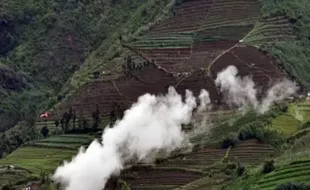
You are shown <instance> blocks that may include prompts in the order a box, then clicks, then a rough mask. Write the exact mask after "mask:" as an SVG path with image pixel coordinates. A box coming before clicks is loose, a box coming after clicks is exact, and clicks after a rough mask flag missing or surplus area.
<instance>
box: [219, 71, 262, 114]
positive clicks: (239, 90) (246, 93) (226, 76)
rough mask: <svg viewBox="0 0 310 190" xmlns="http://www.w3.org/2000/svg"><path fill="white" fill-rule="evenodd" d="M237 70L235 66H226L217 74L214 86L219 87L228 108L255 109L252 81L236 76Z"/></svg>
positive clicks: (256, 103)
mask: <svg viewBox="0 0 310 190" xmlns="http://www.w3.org/2000/svg"><path fill="white" fill-rule="evenodd" d="M237 74H238V69H237V68H236V67H235V66H232V65H231V66H228V67H227V68H226V69H225V70H223V71H222V72H220V73H218V75H217V78H216V80H215V84H216V86H220V91H221V92H222V93H224V95H225V97H224V98H225V101H226V102H227V103H228V105H230V106H238V107H239V108H242V109H244V108H246V107H248V106H253V107H255V108H256V107H257V106H258V101H257V98H256V93H257V92H256V89H255V88H254V86H255V84H254V82H253V80H252V79H251V78H250V77H248V76H246V77H243V78H241V77H239V76H237Z"/></svg>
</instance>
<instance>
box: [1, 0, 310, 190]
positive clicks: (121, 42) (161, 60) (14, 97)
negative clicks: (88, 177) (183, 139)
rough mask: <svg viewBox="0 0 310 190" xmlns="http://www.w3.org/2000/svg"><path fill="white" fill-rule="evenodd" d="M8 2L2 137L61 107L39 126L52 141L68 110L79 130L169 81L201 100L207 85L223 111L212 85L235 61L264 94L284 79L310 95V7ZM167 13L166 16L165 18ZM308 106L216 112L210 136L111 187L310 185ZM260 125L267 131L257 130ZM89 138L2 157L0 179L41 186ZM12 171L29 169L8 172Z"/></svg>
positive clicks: (42, 143)
mask: <svg viewBox="0 0 310 190" xmlns="http://www.w3.org/2000/svg"><path fill="white" fill-rule="evenodd" d="M3 5H4V6H3V7H1V17H0V18H1V26H2V30H1V35H0V38H1V46H2V44H5V48H3V49H1V52H0V53H1V60H0V61H1V64H0V74H1V75H0V81H1V82H4V83H3V84H4V85H1V86H0V88H1V91H0V92H1V95H0V97H1V98H2V101H1V102H0V105H1V107H0V119H1V120H2V121H3V122H4V123H3V125H4V127H3V129H2V130H5V129H6V128H9V127H11V126H13V125H14V124H15V123H16V122H17V121H18V120H27V121H28V123H29V124H30V125H31V123H32V122H33V121H31V120H32V119H33V118H34V117H36V116H37V113H38V111H39V110H40V111H41V110H43V109H47V108H51V107H54V109H53V110H52V117H51V118H49V119H50V121H47V122H44V121H41V122H37V127H38V128H39V129H41V128H42V127H43V126H45V125H46V126H47V127H48V128H50V129H51V131H52V129H53V130H54V129H55V133H53V134H56V131H57V130H56V129H58V130H61V129H60V127H59V125H56V124H55V123H54V121H59V120H61V119H62V118H63V116H64V115H65V113H66V112H70V110H71V111H72V110H73V112H74V114H75V115H76V116H77V117H78V118H77V120H74V122H72V123H70V126H71V127H72V128H75V126H77V125H75V122H77V123H80V121H82V120H83V122H84V119H85V118H86V119H93V118H94V115H93V113H94V111H96V110H97V109H98V110H100V116H101V117H99V118H101V119H102V120H106V118H107V117H106V116H109V115H111V111H113V110H114V109H115V107H114V106H117V105H120V106H121V109H122V110H124V109H125V108H127V107H129V106H130V105H131V104H132V103H133V102H135V101H136V99H137V98H138V97H139V95H141V94H144V93H146V92H151V93H155V94H160V93H164V92H165V91H166V89H167V87H168V86H169V85H172V86H175V87H176V89H177V91H178V92H180V93H184V90H185V89H191V90H193V91H194V94H195V95H198V93H199V91H200V90H201V89H202V88H205V89H207V90H208V91H209V92H210V95H211V100H212V102H213V103H214V104H215V105H216V106H214V109H216V108H219V107H221V106H222V102H221V95H220V93H219V92H218V90H217V89H216V87H215V84H214V81H213V80H214V79H215V78H216V75H217V73H218V72H220V71H221V70H222V69H224V68H225V67H227V66H228V65H235V66H236V67H237V68H238V69H239V71H240V73H239V75H241V76H245V75H251V76H252V78H253V80H254V82H255V84H256V85H257V86H258V87H259V89H262V92H264V89H266V88H267V87H269V86H270V85H271V84H273V83H275V82H276V81H277V80H279V78H281V77H283V76H289V77H290V78H293V79H297V80H298V82H299V83H301V84H302V85H303V87H304V88H305V89H308V88H309V84H308V83H309V81H308V79H309V76H308V74H307V73H308V72H309V71H310V70H309V68H310V67H308V64H309V59H308V56H307V55H308V51H309V47H310V46H309V36H310V35H309V31H310V30H309V26H310V24H309V23H310V22H309V21H310V19H309V18H310V17H309V12H310V7H309V3H308V2H307V0H301V1H297V0H293V1H292V0H283V1H278V0H266V1H265V0H259V1H256V0H246V1H245V0H212V1H211V0H191V1H189V0H183V1H176V2H174V1H168V0H165V1H125V0H116V1H115V0H111V1H108V0H107V1H99V0H98V1H97V0H92V1H79V2H77V1H66V2H62V3H60V2H58V1H44V0H42V1H31V0H29V1H27V2H26V3H25V4H22V3H20V2H19V1H5V2H4V4H3ZM165 15H170V16H168V17H167V18H161V17H162V16H165ZM284 71H285V72H284ZM1 76H2V77H1ZM94 78H95V79H94ZM307 105H308V103H307V102H306V103H304V104H303V103H297V104H294V103H292V105H291V107H294V111H295V113H293V111H292V110H290V109H291V108H289V111H275V112H273V110H272V111H271V113H268V114H266V115H262V116H261V115H257V114H253V113H248V114H246V115H241V116H240V115H238V114H233V111H230V110H226V111H224V112H223V111H218V110H215V111H214V112H215V115H217V116H215V119H214V121H213V122H214V126H213V125H212V129H208V130H207V131H206V132H205V133H201V134H196V135H194V136H193V137H192V138H191V141H192V143H193V144H194V145H195V148H194V150H193V152H191V153H188V154H186V155H174V157H172V158H169V159H167V160H166V159H164V160H159V161H157V162H158V163H157V165H156V166H137V167H134V168H132V169H131V170H130V169H128V170H125V171H124V172H123V173H122V174H121V176H120V178H118V179H114V178H112V179H111V180H110V181H109V183H108V187H107V189H115V188H116V187H119V186H122V185H123V186H124V187H128V186H129V187H131V189H183V190H184V189H185V190H190V189H197V190H198V189H229V190H231V189H238V190H239V189H251V188H261V189H274V188H275V187H276V186H277V185H279V184H282V183H285V182H291V181H292V182H308V179H309V172H308V171H307V169H309V168H308V165H309V164H308V160H309V151H308V150H309V147H308V144H309V143H308V141H309V135H307V133H308V132H309V131H308V130H307V128H306V127H307V124H305V123H306V122H307V121H308V120H307V119H308V117H307V111H308V110H307V109H308V108H307ZM226 112H227V114H226V115H225V116H224V113H226ZM280 112H281V113H280ZM282 112H283V113H282ZM297 112H298V114H297ZM299 112H300V113H301V116H300V113H299ZM92 117H93V118H92ZM300 117H302V119H300ZM107 120H109V119H107ZM300 121H302V122H303V123H301V122H300ZM108 122H109V121H108ZM255 122H258V123H260V124H261V126H259V127H257V128H254V129H253V126H254V124H255ZM85 123H86V121H85ZM102 123H104V122H102ZM253 123H254V124H253ZM104 124H105V123H104ZM82 125H84V123H83V124H82ZM85 126H86V124H85ZM85 126H84V127H85ZM301 126H306V127H305V128H303V129H301ZM101 127H105V126H101ZM254 127H255V126H254ZM31 130H34V128H31ZM53 132H54V131H53ZM11 134H12V138H11V139H10V138H3V139H5V142H4V140H3V141H0V148H1V149H0V153H1V155H2V154H3V153H8V151H7V147H6V144H8V143H9V144H14V148H13V149H15V148H17V147H18V146H19V145H20V144H22V143H24V141H25V140H24V139H20V138H18V137H19V136H22V134H21V133H15V132H14V131H13V132H12V133H11ZM92 135H93V134H92ZM243 135H244V136H245V137H244V136H243ZM246 135H248V136H246ZM92 137H93V136H92ZM75 138H76V139H78V140H76V139H75ZM253 138H254V139H253ZM27 139H28V140H31V139H33V138H32V137H31V138H27ZM1 140H2V138H1ZM10 140H11V141H12V142H10ZM90 140H91V138H90V136H87V135H85V136H84V135H72V136H70V135H69V136H68V135H63V136H56V137H51V138H49V139H43V140H38V141H33V142H29V143H27V144H25V145H24V147H22V148H20V149H18V150H17V151H15V152H13V153H12V154H10V155H8V156H7V157H5V159H2V160H1V161H0V181H1V183H2V182H3V184H4V183H7V184H9V183H12V184H14V185H15V184H16V185H18V184H22V183H24V182H25V180H26V181H27V180H28V181H36V180H38V175H39V174H40V172H41V171H43V170H46V172H53V170H54V169H55V168H56V166H57V165H58V164H59V163H60V162H61V161H62V160H63V159H68V158H70V157H71V156H72V155H73V154H74V153H75V151H74V150H76V149H77V147H79V146H80V145H87V144H88V143H89V142H90ZM227 141H228V142H229V143H231V144H229V143H228V146H227V144H226V142H227ZM3 150H5V151H3ZM32 151H36V152H38V154H37V155H35V156H34V155H32V153H31V152H32ZM281 154H282V155H281ZM4 155H5V154H4ZM292 155H293V156H292ZM270 157H271V158H273V159H276V164H277V165H276V167H277V168H278V169H277V170H275V171H273V172H272V173H270V174H265V173H262V172H261V167H263V168H264V167H265V166H263V164H262V162H263V160H264V159H266V158H270ZM283 160H284V161H283ZM300 160H306V161H304V162H302V163H300ZM292 161H297V162H296V163H291V162H292ZM9 164H13V165H17V166H19V167H22V168H19V167H17V168H15V170H14V169H13V171H11V170H10V167H9V168H7V165H9ZM257 164H258V166H257ZM259 164H261V165H259ZM253 165H254V166H253ZM243 166H246V168H245V167H243ZM267 166H268V165H267ZM303 167H305V168H306V169H305V170H304V171H302V173H298V171H300V169H301V168H303ZM242 168H243V170H242ZM240 171H243V173H241V174H240V173H239V172H240ZM148 173H149V175H147V174H148ZM252 174H253V175H252ZM299 174H300V176H299ZM32 175H34V176H35V179H32V178H31V177H33V176H32ZM16 176H19V177H20V181H19V180H16V179H17V177H16ZM239 176H241V177H240V178H239ZM28 177H29V178H28ZM43 177H44V176H43ZM7 179H9V180H7ZM120 183H121V184H122V185H120ZM1 185H2V184H1Z"/></svg>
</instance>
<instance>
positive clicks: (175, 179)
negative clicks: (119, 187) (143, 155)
mask: <svg viewBox="0 0 310 190" xmlns="http://www.w3.org/2000/svg"><path fill="white" fill-rule="evenodd" d="M201 176H202V174H201V173H199V172H192V171H187V170H180V169H173V168H153V169H148V168H143V167H140V168H132V169H130V170H129V171H125V172H123V173H122V175H121V177H122V179H123V180H124V181H126V183H127V184H128V185H129V186H130V187H131V189H156V188H158V187H161V189H172V188H173V187H178V186H182V185H184V184H187V183H190V182H192V181H195V180H197V179H198V178H200V177H201Z"/></svg>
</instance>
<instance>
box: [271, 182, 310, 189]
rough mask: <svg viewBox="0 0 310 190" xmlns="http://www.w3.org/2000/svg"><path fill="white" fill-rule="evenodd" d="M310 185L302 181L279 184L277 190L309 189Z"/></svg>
mask: <svg viewBox="0 0 310 190" xmlns="http://www.w3.org/2000/svg"><path fill="white" fill-rule="evenodd" d="M309 189H310V185H306V184H302V183H299V184H298V183H287V184H281V185H279V186H278V187H277V188H276V189H275V190H309Z"/></svg>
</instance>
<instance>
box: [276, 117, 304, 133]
mask: <svg viewBox="0 0 310 190" xmlns="http://www.w3.org/2000/svg"><path fill="white" fill-rule="evenodd" d="M299 124H300V121H298V120H297V119H296V118H295V117H293V116H291V115H288V114H282V115H280V116H278V117H276V118H275V119H273V120H272V128H274V129H276V130H278V131H279V132H280V133H282V134H284V135H285V136H289V135H292V134H294V133H295V132H296V131H297V130H298V126H299Z"/></svg>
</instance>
